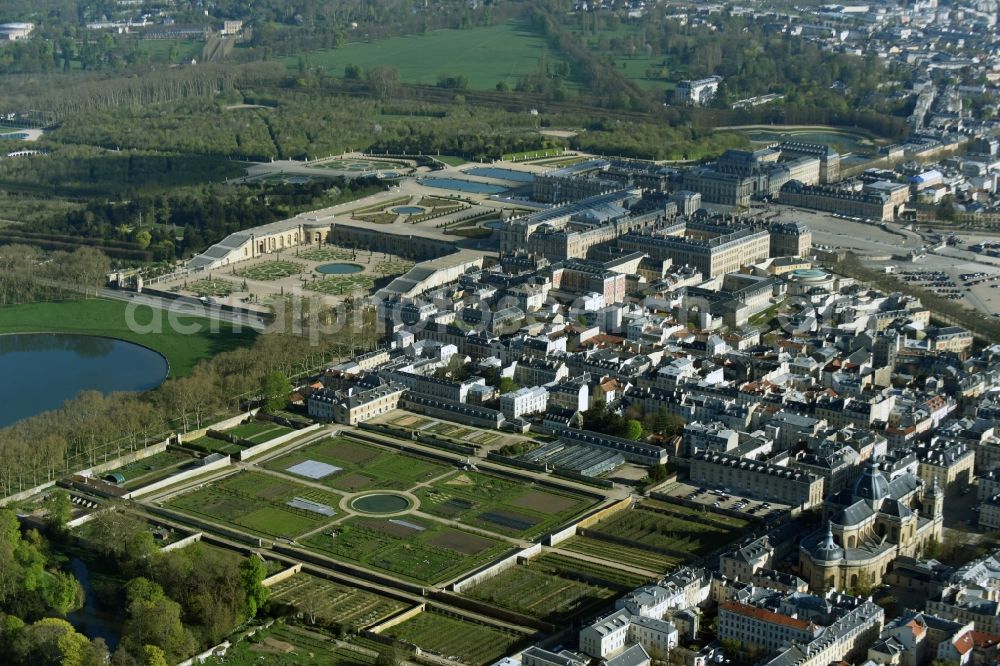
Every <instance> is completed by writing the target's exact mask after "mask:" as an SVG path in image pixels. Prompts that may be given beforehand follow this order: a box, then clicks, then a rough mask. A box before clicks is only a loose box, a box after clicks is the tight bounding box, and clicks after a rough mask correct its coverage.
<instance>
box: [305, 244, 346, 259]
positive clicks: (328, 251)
mask: <svg viewBox="0 0 1000 666" xmlns="http://www.w3.org/2000/svg"><path fill="white" fill-rule="evenodd" d="M354 255H355V252H354V251H353V250H346V249H344V248H341V247H317V248H313V249H311V250H303V251H300V252H297V253H296V255H295V256H296V257H298V258H300V259H305V260H307V261H336V260H341V259H354Z"/></svg>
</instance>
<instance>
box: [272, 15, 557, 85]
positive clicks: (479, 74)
mask: <svg viewBox="0 0 1000 666" xmlns="http://www.w3.org/2000/svg"><path fill="white" fill-rule="evenodd" d="M543 53H544V54H545V56H546V57H547V59H548V61H549V63H550V67H551V66H554V65H555V64H556V63H559V62H565V59H564V58H563V56H562V54H560V53H557V52H555V51H554V50H553V49H552V48H551V47H550V46H549V45H548V44H546V40H545V38H544V37H543V36H542V35H541V34H540V33H539V32H537V31H536V30H535V29H534V28H533V27H532V26H530V25H529V24H528V23H527V22H524V21H510V22H507V23H501V24H499V25H494V26H488V27H482V28H470V29H468V30H434V31H432V32H428V33H427V34H425V35H408V36H405V37H390V38H388V39H382V40H377V41H374V42H352V43H350V44H345V45H343V46H341V47H340V48H338V49H332V50H329V49H325V50H321V51H310V52H306V53H303V54H301V57H303V58H304V59H305V62H306V64H307V65H308V66H313V67H315V66H320V67H323V68H324V69H326V70H327V71H328V72H330V73H332V74H335V75H337V76H343V74H344V66H345V65H348V64H354V65H358V66H360V67H361V68H362V69H368V68H370V67H374V66H376V65H392V66H393V67H395V68H396V69H398V70H399V75H400V78H401V80H402V81H403V82H404V83H420V84H425V85H434V84H436V83H437V81H438V77H439V76H440V75H441V74H446V75H463V76H465V77H467V78H468V80H469V87H470V88H474V89H478V90H492V89H494V88H495V87H496V85H497V83H498V82H500V81H505V82H506V83H507V84H508V85H510V86H511V87H514V86H515V85H516V84H517V81H518V79H519V78H520V77H521V76H525V75H530V74H534V73H535V72H537V71H538V65H539V61H540V59H541V58H542V55H543ZM285 63H286V64H287V66H288V67H289V68H296V67H298V65H299V56H298V55H296V56H292V57H289V58H286V59H285Z"/></svg>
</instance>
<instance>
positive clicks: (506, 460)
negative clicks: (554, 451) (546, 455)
mask: <svg viewBox="0 0 1000 666" xmlns="http://www.w3.org/2000/svg"><path fill="white" fill-rule="evenodd" d="M486 459H487V460H492V461H493V462H496V463H500V464H501V465H510V466H511V467H520V468H521V469H530V470H531V471H533V472H548V471H549V468H548V467H547V466H546V465H540V464H538V463H533V462H528V461H527V460H520V459H518V458H511V457H509V456H502V455H500V454H499V453H495V452H493V451H490V452H488V453H487V454H486Z"/></svg>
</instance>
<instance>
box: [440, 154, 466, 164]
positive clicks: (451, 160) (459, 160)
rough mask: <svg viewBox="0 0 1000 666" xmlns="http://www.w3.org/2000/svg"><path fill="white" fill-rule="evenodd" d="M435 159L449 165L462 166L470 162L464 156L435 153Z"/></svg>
mask: <svg viewBox="0 0 1000 666" xmlns="http://www.w3.org/2000/svg"><path fill="white" fill-rule="evenodd" d="M434 159H436V160H437V161H439V162H444V163H445V164H447V165H448V166H462V165H463V164H467V163H468V160H466V159H465V158H464V157H458V156H457V155H435V156H434Z"/></svg>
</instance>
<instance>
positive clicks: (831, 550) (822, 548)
mask: <svg viewBox="0 0 1000 666" xmlns="http://www.w3.org/2000/svg"><path fill="white" fill-rule="evenodd" d="M815 556H816V559H817V560H821V561H823V562H835V561H837V560H841V559H843V558H844V549H843V548H841V547H840V546H838V545H837V542H836V541H834V540H833V526H832V525H830V524H829V523H828V524H827V526H826V538H825V539H823V540H822V541H820V542H819V543H818V544H817V545H816V552H815Z"/></svg>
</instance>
